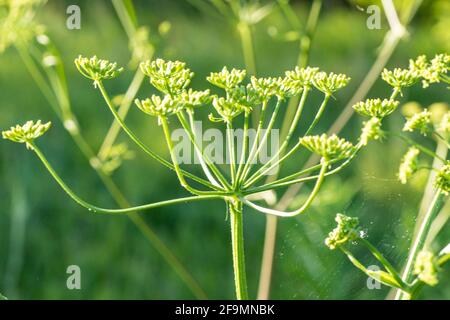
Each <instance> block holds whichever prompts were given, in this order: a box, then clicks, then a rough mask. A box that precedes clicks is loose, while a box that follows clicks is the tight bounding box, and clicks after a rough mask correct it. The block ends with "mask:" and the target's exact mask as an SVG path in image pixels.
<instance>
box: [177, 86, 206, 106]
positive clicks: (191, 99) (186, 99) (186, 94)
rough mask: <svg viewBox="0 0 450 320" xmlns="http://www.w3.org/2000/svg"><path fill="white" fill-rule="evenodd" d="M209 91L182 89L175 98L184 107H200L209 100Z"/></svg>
mask: <svg viewBox="0 0 450 320" xmlns="http://www.w3.org/2000/svg"><path fill="white" fill-rule="evenodd" d="M209 93H210V92H209V90H204V91H195V90H192V89H191V88H189V90H185V91H183V92H182V93H181V94H180V95H179V96H178V98H177V100H178V101H179V103H180V104H182V105H183V106H184V107H186V108H195V107H200V106H203V105H205V104H208V103H210V102H211V100H212V97H211V96H210V94H209Z"/></svg>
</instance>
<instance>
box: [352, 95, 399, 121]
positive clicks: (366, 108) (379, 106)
mask: <svg viewBox="0 0 450 320" xmlns="http://www.w3.org/2000/svg"><path fill="white" fill-rule="evenodd" d="M398 105H399V102H398V101H396V100H387V99H384V100H381V99H367V100H366V101H364V102H363V101H361V102H358V103H357V104H355V105H354V106H353V109H354V110H355V111H356V112H357V113H359V114H360V115H363V116H368V117H375V118H379V119H382V118H384V117H386V116H388V115H390V114H391V113H392V112H394V111H395V109H397V107H398Z"/></svg>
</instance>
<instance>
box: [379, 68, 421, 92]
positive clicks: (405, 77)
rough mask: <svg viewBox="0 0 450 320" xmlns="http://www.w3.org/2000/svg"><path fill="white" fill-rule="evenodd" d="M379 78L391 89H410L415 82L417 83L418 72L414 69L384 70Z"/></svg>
mask: <svg viewBox="0 0 450 320" xmlns="http://www.w3.org/2000/svg"><path fill="white" fill-rule="evenodd" d="M381 78H382V79H383V80H384V81H386V82H387V83H388V84H389V85H390V86H391V87H393V88H397V89H400V88H405V87H410V86H412V85H413V84H415V83H416V82H417V81H419V79H420V72H419V71H417V70H414V69H400V68H395V69H394V70H388V69H384V70H383V72H382V73H381Z"/></svg>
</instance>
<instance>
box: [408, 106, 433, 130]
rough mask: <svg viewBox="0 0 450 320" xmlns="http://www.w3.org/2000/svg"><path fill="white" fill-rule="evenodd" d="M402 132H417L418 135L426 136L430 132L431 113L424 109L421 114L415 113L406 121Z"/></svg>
mask: <svg viewBox="0 0 450 320" xmlns="http://www.w3.org/2000/svg"><path fill="white" fill-rule="evenodd" d="M403 131H409V132H413V131H419V132H420V134H422V135H425V136H426V135H427V134H428V133H429V132H430V131H431V112H429V111H428V109H424V110H423V111H422V112H418V113H415V114H414V115H413V116H411V117H410V118H408V119H407V121H406V122H405V125H404V126H403Z"/></svg>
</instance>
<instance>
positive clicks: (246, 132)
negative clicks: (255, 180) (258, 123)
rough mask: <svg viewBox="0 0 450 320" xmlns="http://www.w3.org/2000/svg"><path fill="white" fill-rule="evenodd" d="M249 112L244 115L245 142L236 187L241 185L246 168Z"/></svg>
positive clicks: (243, 142)
mask: <svg viewBox="0 0 450 320" xmlns="http://www.w3.org/2000/svg"><path fill="white" fill-rule="evenodd" d="M248 116H249V114H248V112H245V115H244V134H243V137H242V138H243V141H242V150H241V158H240V160H239V167H238V171H237V174H236V184H235V185H234V187H236V186H237V185H238V184H241V182H242V181H241V174H242V170H243V169H244V166H245V157H246V155H247V149H248Z"/></svg>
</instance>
